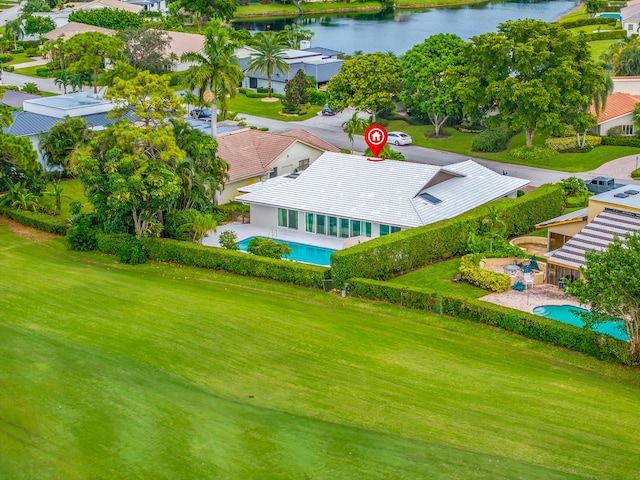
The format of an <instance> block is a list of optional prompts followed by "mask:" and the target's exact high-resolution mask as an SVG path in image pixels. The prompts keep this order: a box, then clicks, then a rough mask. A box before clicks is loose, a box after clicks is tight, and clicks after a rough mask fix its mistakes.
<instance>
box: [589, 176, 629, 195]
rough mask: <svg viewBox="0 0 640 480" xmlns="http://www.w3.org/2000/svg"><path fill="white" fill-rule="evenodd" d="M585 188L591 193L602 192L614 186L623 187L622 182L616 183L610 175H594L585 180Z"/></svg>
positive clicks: (612, 188)
mask: <svg viewBox="0 0 640 480" xmlns="http://www.w3.org/2000/svg"><path fill="white" fill-rule="evenodd" d="M586 185H587V190H589V191H590V192H593V193H603V192H608V191H609V190H614V189H616V188H620V187H624V186H625V185H624V184H621V183H616V181H615V180H614V179H613V178H612V177H596V178H594V179H593V180H591V181H590V182H587V184H586Z"/></svg>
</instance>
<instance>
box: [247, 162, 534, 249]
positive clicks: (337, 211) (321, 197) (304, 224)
mask: <svg viewBox="0 0 640 480" xmlns="http://www.w3.org/2000/svg"><path fill="white" fill-rule="evenodd" d="M528 183H529V181H528V180H523V179H520V178H515V177H510V176H504V175H500V174H498V173H496V172H494V171H492V170H490V169H488V168H486V167H483V166H482V165H480V164H478V163H476V162H474V161H472V160H467V161H465V162H460V163H456V164H452V165H448V166H446V167H440V166H435V165H425V164H419V163H411V162H401V161H397V160H381V159H368V158H367V157H362V156H358V155H348V154H343V153H335V152H326V153H324V154H322V155H321V156H320V157H319V158H318V159H317V160H316V161H315V162H314V163H313V164H312V165H310V166H309V168H308V169H306V170H304V171H303V172H299V173H296V174H292V175H285V176H280V177H277V178H274V179H271V180H267V181H265V182H260V183H255V184H252V185H248V186H246V187H243V188H241V189H240V191H241V192H242V191H244V192H248V193H246V194H245V195H241V196H239V197H237V198H236V200H238V201H241V202H244V203H246V204H248V205H249V206H250V208H251V225H253V226H255V227H260V228H261V229H262V230H263V231H266V232H269V231H271V232H276V233H277V232H279V231H281V232H282V234H287V233H288V232H292V231H296V232H297V233H298V235H297V236H298V237H299V238H300V237H303V238H302V239H303V240H304V243H308V244H311V245H318V244H322V243H327V242H323V241H322V238H326V239H331V238H333V239H334V240H341V242H340V243H342V242H343V241H344V240H345V239H348V238H350V237H360V238H361V237H365V238H366V237H369V238H375V237H379V236H384V235H387V234H390V233H394V232H396V231H400V230H405V229H408V228H413V227H419V226H422V225H427V224H430V223H434V222H437V221H440V220H444V219H447V218H451V217H455V216H456V215H460V214H461V213H464V212H466V211H468V210H471V209H473V208H475V207H478V206H480V205H482V204H485V203H487V202H490V201H492V200H496V199H498V198H501V197H506V196H510V197H515V196H516V194H517V191H518V190H519V189H521V188H523V187H524V186H526V185H527V184H528ZM278 236H280V237H283V236H285V235H281V234H280V233H278ZM331 242H332V243H333V244H334V245H335V244H336V242H335V241H333V240H332V241H331Z"/></svg>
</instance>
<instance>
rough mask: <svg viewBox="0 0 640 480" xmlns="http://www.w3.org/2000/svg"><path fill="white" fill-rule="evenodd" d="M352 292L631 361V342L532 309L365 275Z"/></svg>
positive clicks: (352, 286)
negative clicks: (563, 321)
mask: <svg viewBox="0 0 640 480" xmlns="http://www.w3.org/2000/svg"><path fill="white" fill-rule="evenodd" d="M349 292H350V293H351V295H354V296H357V297H362V298H368V299H371V300H381V301H385V302H393V303H398V304H400V303H401V304H402V305H403V306H405V307H408V308H413V309H417V310H427V311H434V312H436V313H442V314H445V315H449V316H452V317H457V318H461V319H464V320H470V321H473V322H478V323H484V324H487V325H491V326H493V327H497V328H502V329H505V330H509V331H510V332H514V333H517V334H519V335H522V336H523V337H527V338H531V339H534V340H540V341H543V342H546V343H550V344H553V345H557V346H559V347H564V348H567V349H569V350H574V351H577V352H581V353H584V354H587V355H591V356H593V357H596V358H598V359H600V360H608V361H612V362H616V363H623V364H630V358H629V351H628V348H627V342H624V341H622V340H618V339H616V338H613V337H611V336H609V335H601V334H599V333H597V332H593V331H591V330H585V329H583V328H579V327H575V326H573V325H569V324H566V323H562V322H558V321H555V320H551V319H548V318H544V317H539V316H537V315H533V314H531V313H527V312H522V311H519V310H513V309H511V308H506V307H502V306H499V305H495V304H492V303H487V302H483V301H480V300H476V299H470V298H466V297H461V296H457V295H439V294H438V293H437V292H435V291H434V290H431V289H427V288H419V287H410V286H407V285H400V284H393V283H387V282H381V281H376V280H369V279H364V278H351V279H349Z"/></svg>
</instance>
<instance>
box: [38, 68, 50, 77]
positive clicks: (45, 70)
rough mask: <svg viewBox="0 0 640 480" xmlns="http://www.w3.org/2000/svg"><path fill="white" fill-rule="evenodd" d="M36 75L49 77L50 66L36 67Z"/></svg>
mask: <svg viewBox="0 0 640 480" xmlns="http://www.w3.org/2000/svg"><path fill="white" fill-rule="evenodd" d="M36 75H37V76H39V77H48V76H49V69H48V68H36Z"/></svg>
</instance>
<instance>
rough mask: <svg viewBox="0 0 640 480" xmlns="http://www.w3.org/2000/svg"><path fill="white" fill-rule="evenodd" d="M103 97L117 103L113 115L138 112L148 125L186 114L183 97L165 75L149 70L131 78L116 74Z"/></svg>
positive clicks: (154, 126) (138, 117) (139, 120)
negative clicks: (174, 91) (173, 88)
mask: <svg viewBox="0 0 640 480" xmlns="http://www.w3.org/2000/svg"><path fill="white" fill-rule="evenodd" d="M104 98H105V99H107V100H111V101H112V103H114V104H115V105H116V107H115V108H114V109H113V110H111V112H109V116H110V117H112V118H120V117H123V116H125V115H127V114H129V113H130V114H135V116H136V121H137V122H138V123H141V124H142V125H144V126H145V127H152V128H156V127H161V126H163V125H166V119H167V118H173V117H176V116H182V115H184V108H183V107H182V104H181V103H180V100H179V99H178V98H177V97H176V96H175V95H174V94H173V90H171V87H169V79H168V78H167V77H166V76H160V75H154V74H152V73H149V72H147V71H144V72H138V74H137V75H136V76H135V77H134V78H132V79H129V80H122V79H118V78H116V79H115V80H114V83H113V85H112V86H111V88H109V90H107V93H105V95H104Z"/></svg>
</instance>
